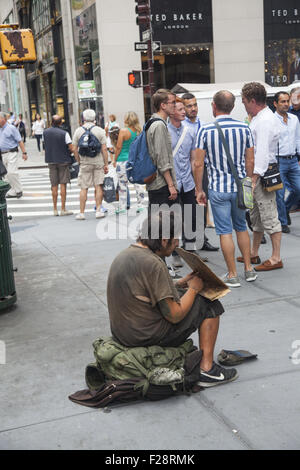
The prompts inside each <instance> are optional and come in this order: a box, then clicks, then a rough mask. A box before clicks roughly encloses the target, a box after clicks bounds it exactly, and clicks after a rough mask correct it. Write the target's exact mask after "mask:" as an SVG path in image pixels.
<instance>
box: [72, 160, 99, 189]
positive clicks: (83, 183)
mask: <svg viewBox="0 0 300 470" xmlns="http://www.w3.org/2000/svg"><path fill="white" fill-rule="evenodd" d="M103 182H104V167H103V165H89V164H86V163H81V164H80V171H79V175H78V186H79V187H80V189H88V188H93V187H94V186H98V185H99V184H103Z"/></svg>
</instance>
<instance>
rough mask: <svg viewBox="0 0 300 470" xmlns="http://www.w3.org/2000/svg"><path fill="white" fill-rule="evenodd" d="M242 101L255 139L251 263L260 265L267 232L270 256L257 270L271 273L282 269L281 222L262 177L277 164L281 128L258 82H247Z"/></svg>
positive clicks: (273, 192) (275, 205) (272, 193)
mask: <svg viewBox="0 0 300 470" xmlns="http://www.w3.org/2000/svg"><path fill="white" fill-rule="evenodd" d="M242 101H243V103H244V105H245V108H246V111H247V113H248V114H249V115H250V116H251V117H252V120H251V123H250V129H251V131H252V134H253V138H254V149H255V155H254V172H253V177H252V181H253V186H254V193H253V195H254V208H253V209H252V210H251V212H250V217H251V223H252V226H253V243H252V250H251V262H252V263H253V264H258V263H260V259H259V256H258V250H259V247H260V243H261V240H262V237H263V234H264V231H265V232H267V233H268V234H269V235H270V237H271V241H272V255H271V257H270V258H269V259H268V260H266V261H264V262H263V263H261V264H259V265H258V266H256V267H255V268H254V269H255V270H256V271H271V270H273V269H279V268H283V263H282V260H281V257H280V244H281V223H280V222H279V219H278V212H277V204H276V195H275V191H272V192H267V191H266V190H265V189H264V187H263V184H262V181H261V178H262V177H263V176H264V174H265V172H266V171H267V168H268V165H269V164H270V163H275V162H276V155H277V149H278V141H279V135H280V128H279V122H278V118H276V116H275V115H274V113H273V112H272V111H271V110H270V108H268V106H267V92H266V90H265V87H264V86H263V85H262V84H261V83H258V82H250V83H246V85H244V87H243V89H242Z"/></svg>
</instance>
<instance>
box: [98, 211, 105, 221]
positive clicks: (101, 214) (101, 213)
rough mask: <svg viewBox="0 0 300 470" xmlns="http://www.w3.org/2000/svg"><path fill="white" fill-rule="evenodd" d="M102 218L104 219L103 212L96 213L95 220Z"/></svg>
mask: <svg viewBox="0 0 300 470" xmlns="http://www.w3.org/2000/svg"><path fill="white" fill-rule="evenodd" d="M103 218H105V213H104V212H101V210H100V211H99V212H96V219H103Z"/></svg>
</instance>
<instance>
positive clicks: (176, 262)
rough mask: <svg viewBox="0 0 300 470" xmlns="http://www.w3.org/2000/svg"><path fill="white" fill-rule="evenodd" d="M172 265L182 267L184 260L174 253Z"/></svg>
mask: <svg viewBox="0 0 300 470" xmlns="http://www.w3.org/2000/svg"><path fill="white" fill-rule="evenodd" d="M172 266H173V268H182V267H183V262H182V260H181V258H180V256H179V255H172Z"/></svg>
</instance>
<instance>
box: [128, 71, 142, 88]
mask: <svg viewBox="0 0 300 470" xmlns="http://www.w3.org/2000/svg"><path fill="white" fill-rule="evenodd" d="M128 85H130V86H132V87H134V88H137V87H140V86H142V81H141V72H137V71H135V72H129V74H128Z"/></svg>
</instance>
